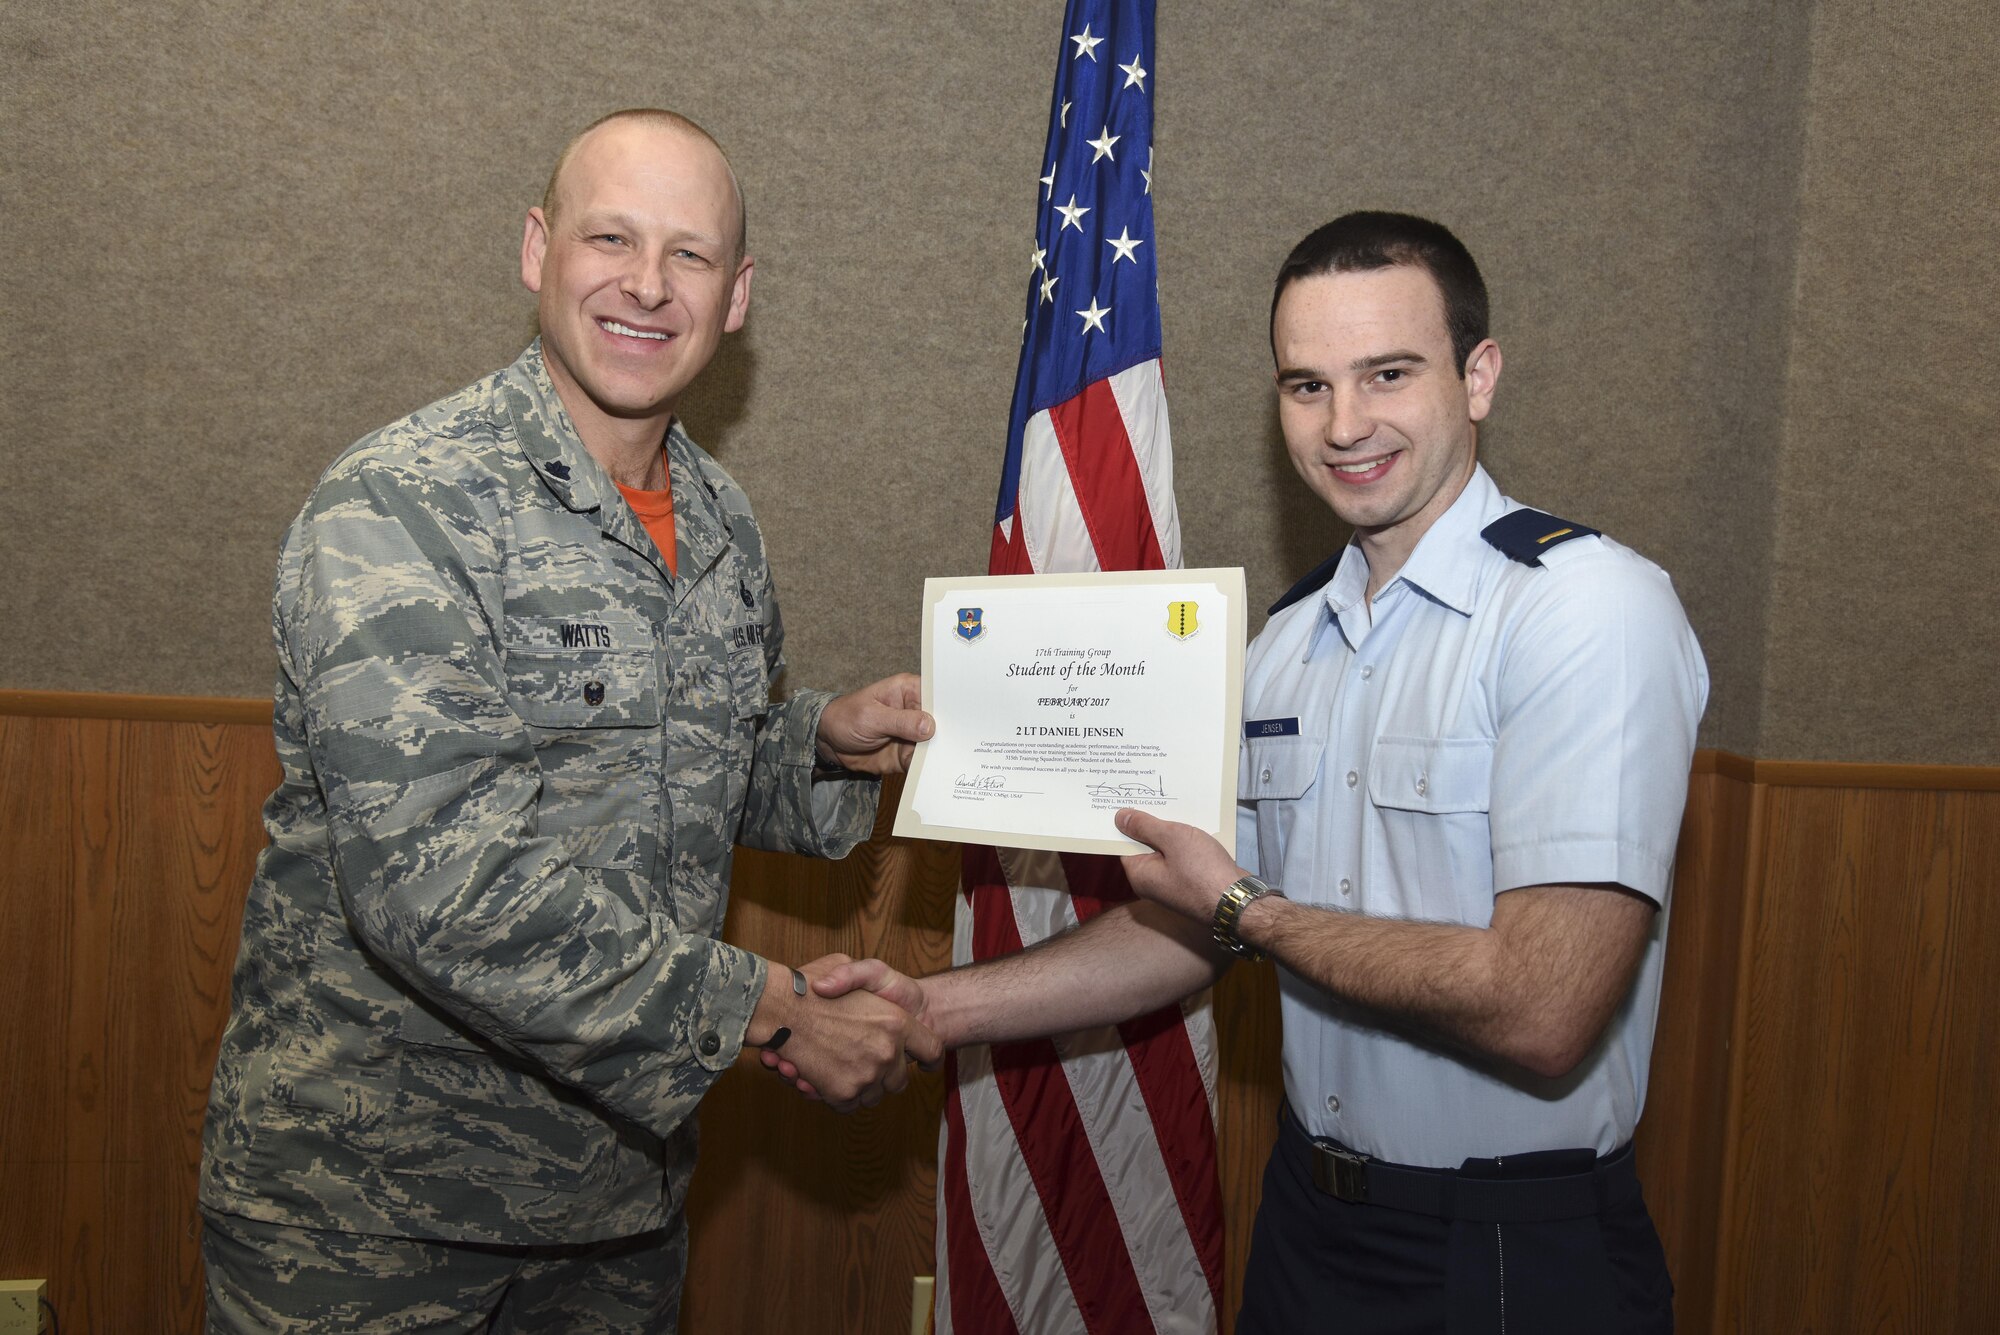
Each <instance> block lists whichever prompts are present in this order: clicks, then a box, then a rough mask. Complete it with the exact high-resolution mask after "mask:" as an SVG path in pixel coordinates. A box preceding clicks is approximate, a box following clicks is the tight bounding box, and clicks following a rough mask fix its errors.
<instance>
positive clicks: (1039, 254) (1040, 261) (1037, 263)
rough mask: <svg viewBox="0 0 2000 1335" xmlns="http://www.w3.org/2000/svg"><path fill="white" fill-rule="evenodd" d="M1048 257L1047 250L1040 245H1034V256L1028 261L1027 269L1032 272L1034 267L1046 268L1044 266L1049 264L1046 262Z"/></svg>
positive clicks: (1046, 266)
mask: <svg viewBox="0 0 2000 1335" xmlns="http://www.w3.org/2000/svg"><path fill="white" fill-rule="evenodd" d="M1048 258H1049V252H1048V251H1046V250H1044V249H1043V248H1042V247H1040V246H1036V247H1035V257H1034V259H1033V260H1031V261H1030V262H1029V264H1028V269H1029V271H1030V272H1032V271H1034V270H1036V269H1046V268H1048V267H1049V266H1048V263H1047V261H1048Z"/></svg>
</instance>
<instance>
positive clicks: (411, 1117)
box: [201, 345, 876, 1246]
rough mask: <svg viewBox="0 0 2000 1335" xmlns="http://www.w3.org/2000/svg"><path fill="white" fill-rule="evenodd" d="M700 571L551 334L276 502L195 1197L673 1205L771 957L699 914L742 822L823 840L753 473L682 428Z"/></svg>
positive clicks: (823, 814) (619, 1212)
mask: <svg viewBox="0 0 2000 1335" xmlns="http://www.w3.org/2000/svg"><path fill="white" fill-rule="evenodd" d="M666 449H667V456H668V465H669V468H670V471H671V475H672V479H673V489H674V497H675V524H676V530H677V534H678V547H679V552H678V558H679V567H678V568H679V574H678V576H676V577H669V576H668V574H667V573H666V571H665V569H664V568H663V566H662V564H661V563H660V561H659V558H658V553H657V550H656V549H655V548H654V546H653V544H652V541H651V539H650V538H649V537H648V536H647V534H646V532H645V530H644V529H643V527H642V526H641V525H640V523H639V521H638V519H637V518H636V517H635V516H634V515H633V514H632V512H631V511H630V510H629V509H628V508H627V506H626V505H625V503H624V501H623V500H622V499H621V498H620V497H619V495H618V494H617V491H616V489H615V488H614V487H613V486H612V484H611V482H610V479H609V478H608V477H607V476H606V475H605V474H604V473H603V471H602V470H601V469H600V468H599V467H598V465H597V464H596V463H595V462H594V461H593V460H592V459H591V458H590V456H589V455H588V454H587V453H586V452H585V451H584V448H583V445H582V443H581V442H580V441H579V440H578V438H577V436H576V433H575V430H574V429H573V428H572V426H571V425H570V422H569V418H568V416H567V414H566V413H565V412H564V411H563V409H562V406H561V403H560V401H559V400H558V399H557V397H556V394H555V391H554V389H553V388H552V386H551V384H550V382H549V379H548V375H547V373H546V371H545V370H544V368H543V364H542V357H541V351H540V347H539V345H535V346H531V347H530V348H529V349H528V350H527V351H526V352H524V353H523V354H522V355H521V357H520V359H519V360H518V361H516V362H515V363H514V365H512V366H511V367H509V368H507V369H506V370H504V371H501V372H499V373H497V374H495V375H493V376H490V377H488V378H487V379H485V380H482V381H480V382H478V383H476V384H474V385H472V386H470V387H468V388H467V389H465V390H463V391H461V392H460V393H458V394H455V395H453V396H452V397H450V398H447V399H444V400H442V401H441V402H439V403H436V404H433V405H432V406H430V407H428V408H425V409H424V410H422V411H421V412H418V413H416V414H414V415H412V416H411V417H409V418H406V419H405V420H403V421H401V422H398V423H396V424H394V425H392V426H389V427H387V428H385V429H383V430H382V431H379V432H377V433H375V434H374V435H372V436H369V437H367V438H365V439H363V440H362V441H361V442H359V443H358V444H356V445H355V446H354V447H353V448H352V449H350V450H348V451H347V453H345V454H344V455H342V456H341V458H340V459H339V460H337V461H336V462H335V463H334V464H333V466H332V467H331V468H329V469H328V470H327V472H326V474H325V476H324V477H323V478H322V479H321V480H320V483H319V485H318V487H317V488H316V489H315V490H314V492H313V494H312V496H311V498H310V499H309V500H308V501H307V503H306V506H305V509H304V510H303V511H302V512H301V514H300V516H299V518H298V520H297V521H296V522H295V523H294V524H293V525H292V528H291V530H290V532H289V533H288V534H287V535H286V538H285V543H284V548H283V553H282V556H281V559H280V562H279V568H278V581H277V591H276V595H275V599H274V637H275V640H276V645H277V652H278V663H279V674H278V683H277V693H276V705H277V715H276V733H277V745H278V754H279V757H280V759H281V760H282V761H283V763H284V772H285V773H284V781H283V783H282V784H281V785H280V787H279V788H278V790H277V791H276V792H275V793H273V794H272V795H271V798H270V801H269V802H268V803H267V804H266V806H265V809H264V820H265V827H266V829H267V830H268V831H269V833H270V838H271V845H270V847H269V849H268V850H266V852H265V854H264V856H263V859H262V861H261V862H260V863H259V865H258V871H257V877H256V881H255V883H254V884H253V885H252V887H251V890H250V896H249V901H248V903H247V905H246V907H245V910H244V917H243V944H242V947H241V951H240V954H239V957H238V959H237V964H236V975H235V983H234V989H233V1010H232V1014H231V1017H230V1022H229V1027H228V1030H227V1032H226V1033H225V1035H224V1037H223V1042H222V1050H221V1054H220V1056H219V1058H218V1060H217V1063H216V1071H215V1082H214V1085H213V1088H212V1091H211V1093H210V1099H209V1112H208V1124H207V1129H206V1135H205V1137H204V1144H203V1161H202V1181H201V1200H202V1204H203V1205H204V1207H206V1208H207V1209H209V1210H211V1211H220V1212H225V1213H229V1214H235V1215H241V1216H247V1217H249V1218H252V1219H255V1220H260V1221H264V1222H267V1223H271V1224H279V1225H287V1226H298V1227H304V1228H315V1229H337V1230H344V1231H348V1232H352V1233H365V1234H380V1235H391V1236H397V1237H405V1238H421V1239H429V1240H435V1241H445V1242H469V1243H481V1244H501V1245H506V1246H518V1245H523V1244H536V1245H538V1244H577V1243H582V1242H590V1241H595V1240H602V1239H607V1238H620V1237H627V1236H630V1235H634V1234H638V1233H642V1232H647V1231H651V1230H659V1229H662V1228H663V1227H664V1228H668V1229H670V1230H673V1229H677V1228H678V1226H679V1223H680V1220H679V1212H680V1207H681V1203H682V1199H683V1197H684V1195H685V1192H686V1189H687V1183H688V1177H689V1174H690V1172H691V1171H692V1169H693V1166H694V1130H693V1124H692V1120H691V1114H692V1113H693V1112H694V1110H695V1105H696V1104H697V1103H698V1102H699V1101H700V1099H701V1097H702V1094H703V1093H704V1092H705V1091H706V1090H707V1089H708V1087H709V1085H710V1083H711V1082H712V1081H714V1079H715V1078H716V1076H717V1075H718V1074H719V1073H720V1072H721V1071H722V1070H723V1069H724V1068H726V1067H727V1066H728V1065H729V1064H730V1062H731V1061H732V1060H733V1059H734V1058H735V1056H736V1054H737V1051H738V1049H739V1047H740V1046H741V1044H742V1040H743V1033H744V1030H745V1028H746V1026H747V1025H748V1023H749V1020H750V1015H751V1011H752V1010H753V1008H754V1006H755V1004H756V1001H757V998H758V995H759V993H760V992H761V991H762V988H763V985H764V974H765V970H764V965H763V963H762V961H760V960H759V959H757V958H756V957H755V956H753V955H750V954H748V953H746V952H744V951H742V950H738V949H736V948H734V947H732V946H728V945H725V944H723V943H722V942H720V941H717V940H715V939H714V933H715V932H716V930H717V929H718V927H719V926H720V924H721V921H722V914H723V908H724V906H725V903H726V901H727V897H728V876H729V861H730V852H731V847H732V844H733V843H735V842H739V841H740V842H742V843H745V844H749V845H752V846H755V847H759V848H773V849H789V850H793V851H797V852H801V853H808V854H814V855H819V856H826V857H838V856H841V855H842V854H844V853H846V852H847V850H848V849H849V848H851V847H852V846H853V845H854V844H855V843H856V842H858V841H859V840H860V839H861V838H862V837H863V836H864V835H865V834H866V833H867V831H868V829H869V827H870V825H871V823H872V821H873V818H874V811H875V797H876V787H875V785H874V784H872V783H869V782H866V781H860V780H839V781H833V782H826V781H822V782H818V783H815V782H814V780H813V773H812V764H813V753H814V734H815V731H816V729H817V726H818V722H819V716H820V714H821V712H822V711H823V710H824V709H825V707H826V702H827V700H828V698H829V697H828V696H826V695H824V694H822V693H818V692H807V691H801V692H799V693H797V694H795V695H794V696H792V697H791V698H790V699H789V700H786V701H785V702H783V703H773V702H772V701H771V699H770V692H769V687H770V682H771V680H772V678H773V676H774V675H775V674H776V673H777V672H778V670H779V668H780V664H781V656H780V648H781V641H782V631H781V629H780V625H779V619H778V606H777V601H776V597H775V595H774V592H773V588H772V584H771V575H770V571H769V569H768V567H767V565H766V563H765V559H764V549H763V543H762V539H761V537H760V535H759V533H758V529H757V525H756V522H755V521H754V520H753V519H752V518H751V515H750V510H749V506H748V503H747V501H746V499H745V497H744V495H743V493H742V491H741V490H740V489H739V488H738V487H737V486H736V484H735V483H734V481H732V480H731V479H730V477H729V476H728V475H727V474H726V473H724V472H723V471H722V469H721V468H720V467H719V466H717V464H716V463H715V462H714V461H713V460H712V459H710V458H709V457H708V456H707V455H706V454H704V453H703V452H702V451H701V450H700V449H699V448H698V447H696V446H695V445H694V443H693V442H692V441H690V440H689V439H688V438H687V436H686V435H685V434H684V433H683V432H682V431H681V429H680V427H679V425H678V424H676V425H675V426H674V427H673V429H672V431H671V432H670V433H669V435H668V438H667V446H666Z"/></svg>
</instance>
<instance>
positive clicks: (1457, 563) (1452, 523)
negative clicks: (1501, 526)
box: [1396, 464, 1507, 616]
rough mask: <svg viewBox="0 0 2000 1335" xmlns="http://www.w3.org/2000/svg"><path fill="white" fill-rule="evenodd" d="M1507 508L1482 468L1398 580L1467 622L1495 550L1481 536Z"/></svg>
mask: <svg viewBox="0 0 2000 1335" xmlns="http://www.w3.org/2000/svg"><path fill="white" fill-rule="evenodd" d="M1506 508H1507V498H1506V497H1504V496H1502V495H1501V494H1500V488H1498V487H1496V486H1495V485H1493V479H1492V478H1491V477H1490V476H1488V475H1487V472H1486V470H1485V469H1484V468H1483V467H1481V466H1480V465H1478V464H1474V465H1473V466H1472V476H1471V477H1470V478H1469V479H1467V481H1466V484H1465V490H1464V491H1462V492H1460V493H1459V494H1458V499H1457V500H1455V501H1453V502H1452V503H1451V508H1450V509H1448V510H1446V511H1445V512H1444V513H1443V514H1441V515H1439V516H1438V518H1437V522H1436V523H1435V524H1432V525H1431V526H1430V529H1429V531H1427V532H1426V533H1425V534H1424V536H1423V537H1421V538H1419V539H1418V540H1417V548H1416V550H1415V551H1413V552H1411V553H1410V559H1409V560H1407V561H1405V562H1403V568H1402V569H1401V570H1399V571H1397V572H1396V578H1398V579H1400V580H1402V581H1403V582H1404V583H1406V584H1409V585H1410V586H1411V587H1412V588H1415V589H1417V590H1418V591H1419V592H1421V593H1423V594H1424V596H1426V597H1428V598H1429V599H1430V600H1431V601H1433V602H1437V603H1442V604H1444V605H1445V606H1446V607H1449V608H1451V609H1452V610H1453V611H1454V612H1457V613H1459V614H1461V615H1463V616H1471V615H1472V609H1473V606H1474V604H1475V602H1476V597H1477V594H1478V589H1479V566H1480V557H1481V556H1482V555H1483V554H1484V553H1486V552H1489V551H1491V550H1492V548H1491V547H1489V546H1488V545H1487V543H1486V540H1485V539H1484V538H1482V537H1480V536H1479V530H1481V529H1483V528H1485V527H1486V526H1487V525H1488V524H1490V523H1492V522H1493V520H1495V519H1497V518H1499V516H1500V514H1501V512H1503V511H1504V510H1506Z"/></svg>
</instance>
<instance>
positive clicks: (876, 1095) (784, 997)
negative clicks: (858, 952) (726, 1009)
mask: <svg viewBox="0 0 2000 1335" xmlns="http://www.w3.org/2000/svg"><path fill="white" fill-rule="evenodd" d="M744 1042H745V1043H746V1044H747V1045H748V1046H751V1047H758V1048H762V1049H763V1053H762V1058H763V1062H764V1065H765V1066H766V1067H767V1068H768V1069H770V1070H773V1071H776V1072H777V1073H778V1074H779V1075H780V1076H781V1077H783V1078H784V1079H785V1080H787V1081H789V1082H790V1083H791V1084H792V1086H793V1087H794V1088H796V1089H797V1090H798V1091H799V1092H800V1093H801V1094H804V1095H805V1096H806V1097H807V1098H810V1099H819V1100H822V1101H824V1102H825V1103H826V1104H827V1105H828V1106H829V1107H831V1108H832V1109H833V1110H834V1111H835V1112H843V1113H845V1112H852V1111H854V1110H855V1109H856V1108H872V1107H874V1106H875V1105H876V1104H878V1103H880V1102H881V1101H882V1098H883V1096H884V1095H887V1094H895V1093H898V1092H900V1091H901V1090H902V1089H903V1087H904V1086H905V1085H907V1084H908V1083H909V1080H910V1074H909V1064H910V1063H911V1062H912V1061H914V1062H916V1063H917V1065H919V1066H921V1067H923V1068H924V1069H925V1070H927V1071H931V1070H936V1069H937V1067H938V1065H939V1064H940V1063H941V1062H942V1061H943V1060H944V1044H943V1042H942V1041H940V1040H939V1038H938V1036H937V1035H936V1034H934V1033H932V1032H931V1030H930V1028H929V1027H928V1026H927V1025H926V1024H925V1022H924V992H923V988H921V987H920V986H918V984H917V982H916V980H914V979H912V978H910V977H908V976H906V975H904V974H901V973H898V972H897V971H896V970H894V969H892V968H890V967H889V966H888V965H886V964H884V963H882V962H881V961H880V960H861V961H859V962H857V961H855V960H853V959H851V958H850V957H848V956H846V955H839V954H834V955H826V956H822V957H821V958H819V959H816V960H814V961H813V962H812V963H810V964H808V965H805V966H804V967H803V968H798V969H790V968H787V967H785V966H784V965H782V964H777V963H773V964H772V965H771V968H770V978H769V981H768V982H766V983H765V985H764V995H763V996H762V997H761V998H760V999H759V1000H758V1002H757V1009H756V1011H755V1012H754V1013H753V1014H752V1016H751V1018H750V1028H749V1030H748V1032H747V1033H746V1034H745V1036H744Z"/></svg>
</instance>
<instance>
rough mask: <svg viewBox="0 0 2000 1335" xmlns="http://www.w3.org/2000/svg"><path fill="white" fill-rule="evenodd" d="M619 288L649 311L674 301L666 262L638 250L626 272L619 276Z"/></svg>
mask: <svg viewBox="0 0 2000 1335" xmlns="http://www.w3.org/2000/svg"><path fill="white" fill-rule="evenodd" d="M619 288H620V290H622V291H623V292H624V293H625V295H626V296H627V297H629V298H631V299H632V300H633V301H634V302H636V303H638V304H639V305H640V306H642V307H644V308H645V309H647V310H652V309H654V308H656V307H659V306H664V305H666V304H667V303H668V302H670V301H672V300H673V299H674V290H673V284H672V283H670V282H669V281H668V280H667V266H666V264H665V262H664V261H663V260H662V259H661V258H660V257H657V256H650V255H646V254H644V253H642V252H640V251H637V250H635V251H634V252H633V254H632V258H631V260H630V261H629V262H628V263H627V264H626V266H625V271H624V272H623V273H622V274H620V275H619Z"/></svg>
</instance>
